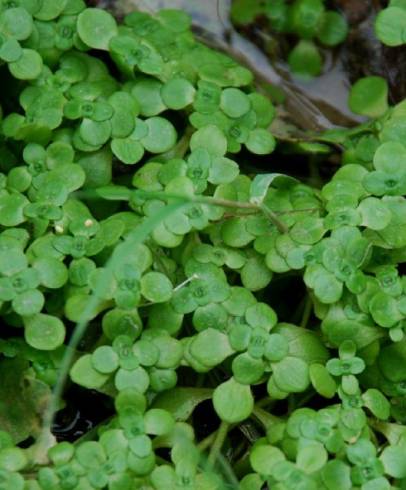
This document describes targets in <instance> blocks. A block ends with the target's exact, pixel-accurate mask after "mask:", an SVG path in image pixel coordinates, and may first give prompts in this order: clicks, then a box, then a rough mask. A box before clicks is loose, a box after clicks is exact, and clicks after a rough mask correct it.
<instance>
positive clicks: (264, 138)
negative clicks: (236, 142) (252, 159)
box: [245, 128, 276, 155]
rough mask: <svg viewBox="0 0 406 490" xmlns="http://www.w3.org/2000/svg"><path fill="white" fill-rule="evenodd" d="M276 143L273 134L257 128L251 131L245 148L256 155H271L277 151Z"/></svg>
mask: <svg viewBox="0 0 406 490" xmlns="http://www.w3.org/2000/svg"><path fill="white" fill-rule="evenodd" d="M275 145H276V141H275V138H274V137H273V136H272V134H271V133H270V132H269V131H268V130H266V129H264V128H257V129H254V130H252V131H250V133H249V135H248V139H247V141H246V142H245V146H246V147H247V148H248V150H249V151H250V152H251V153H255V154H256V155H269V153H272V152H273V151H274V149H275Z"/></svg>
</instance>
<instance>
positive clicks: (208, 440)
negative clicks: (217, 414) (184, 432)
mask: <svg viewBox="0 0 406 490" xmlns="http://www.w3.org/2000/svg"><path fill="white" fill-rule="evenodd" d="M217 432H218V431H217V430H215V431H214V432H212V433H211V434H210V435H208V436H207V437H205V438H204V439H203V440H201V441H200V442H199V444H198V445H197V447H198V449H199V450H200V451H201V452H203V451H205V450H206V449H207V448H208V447H210V446H211V445H212V444H213V441H214V439H215V438H216V435H217Z"/></svg>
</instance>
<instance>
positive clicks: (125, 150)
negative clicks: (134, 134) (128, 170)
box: [111, 137, 144, 165]
mask: <svg viewBox="0 0 406 490" xmlns="http://www.w3.org/2000/svg"><path fill="white" fill-rule="evenodd" d="M111 151H112V152H113V153H114V155H115V156H116V157H117V158H118V159H119V160H120V161H121V162H123V163H125V164H126V165H133V164H135V163H137V162H139V161H140V160H141V158H142V157H143V156H144V147H143V146H142V144H141V143H140V142H139V141H135V140H133V139H132V138H131V137H129V138H116V139H113V141H112V142H111Z"/></svg>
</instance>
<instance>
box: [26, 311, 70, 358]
mask: <svg viewBox="0 0 406 490" xmlns="http://www.w3.org/2000/svg"><path fill="white" fill-rule="evenodd" d="M24 325H25V340H26V341H27V343H28V344H29V345H31V347H34V349H38V350H54V349H56V348H57V347H59V346H60V345H62V344H63V342H64V340H65V326H64V324H63V323H62V322H61V320H60V319H59V318H57V317H55V316H51V315H45V314H43V313H39V314H37V315H34V316H32V317H29V318H27V319H26V320H25V322H24Z"/></svg>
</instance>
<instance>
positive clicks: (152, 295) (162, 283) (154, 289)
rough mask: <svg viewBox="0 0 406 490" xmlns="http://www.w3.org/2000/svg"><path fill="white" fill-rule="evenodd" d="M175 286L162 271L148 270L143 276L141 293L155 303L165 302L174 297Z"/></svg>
mask: <svg viewBox="0 0 406 490" xmlns="http://www.w3.org/2000/svg"><path fill="white" fill-rule="evenodd" d="M172 291H173V286H172V283H171V281H170V280H169V279H168V277H167V276H165V275H164V274H161V273H160V272H147V274H145V275H144V276H142V278H141V293H142V295H143V296H144V298H146V299H148V300H149V301H151V302H153V303H164V302H165V301H169V300H170V299H171V297H172Z"/></svg>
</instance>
